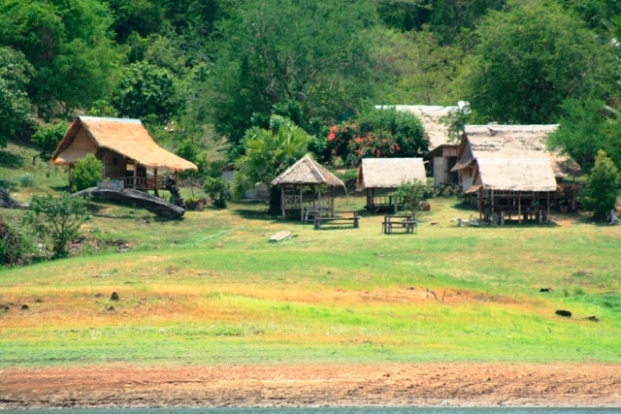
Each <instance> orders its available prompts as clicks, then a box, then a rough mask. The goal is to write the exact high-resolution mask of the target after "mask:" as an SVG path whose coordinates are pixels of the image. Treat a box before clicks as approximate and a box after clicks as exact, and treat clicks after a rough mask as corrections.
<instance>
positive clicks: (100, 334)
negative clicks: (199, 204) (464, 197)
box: [0, 171, 621, 366]
mask: <svg viewBox="0 0 621 414" xmlns="http://www.w3.org/2000/svg"><path fill="white" fill-rule="evenodd" d="M0 172H1V171H0ZM53 174H54V173H53ZM54 177H55V176H54V175H52V174H51V178H50V177H48V178H49V179H54ZM0 178H2V177H0ZM59 181H60V179H59ZM61 184H62V182H61V183H60V184H58V185H61ZM339 204H340V205H339V206H338V207H339V208H340V209H351V208H361V207H362V204H363V199H362V198H357V197H350V198H347V199H341V200H339ZM431 205H432V208H431V212H430V213H429V214H426V215H423V216H421V223H420V224H419V227H418V234H416V235H405V234H404V235H401V234H393V235H383V234H382V233H381V221H382V217H381V216H366V215H363V217H362V219H361V221H360V228H359V229H352V228H342V229H334V230H329V229H328V230H321V231H315V230H313V228H312V225H303V224H300V223H299V222H296V221H294V220H291V221H282V220H280V219H277V218H272V217H268V216H266V215H264V214H262V210H263V209H264V206H262V205H232V206H231V207H230V208H229V209H227V210H213V209H206V210H205V211H202V212H188V213H186V215H185V217H184V218H183V219H182V220H176V221H162V220H159V219H157V218H155V217H154V216H153V215H152V214H150V213H148V212H146V211H144V210H138V209H131V208H127V207H121V206H118V205H111V204H98V203H96V204H94V206H93V213H94V219H93V221H91V222H89V223H88V224H86V225H85V226H84V227H83V228H82V234H83V235H84V237H85V240H84V242H83V243H82V248H81V253H80V255H79V256H78V257H75V258H70V259H65V260H58V261H53V262H47V263H40V264H36V265H33V266H29V267H22V268H12V269H0V304H2V305H8V306H9V308H10V310H9V311H8V312H1V311H0V366H16V365H49V364H73V363H80V364H84V363H102V362H131V363H142V364H257V363H259V364H263V363H264V364H270V363H277V362H282V363H302V364H303V363H356V362H370V363H373V362H427V361H524V362H547V361H550V362H551V361H576V362H578V361H590V362H598V361H599V362H617V363H618V362H621V345H620V343H619V338H620V337H621V294H620V293H619V287H620V278H619V276H618V269H620V268H621V255H619V252H620V251H621V237H619V236H620V232H621V228H620V227H608V226H597V225H593V224H591V223H588V222H587V221H585V220H582V219H580V218H579V217H578V216H573V215H558V216H554V217H553V219H555V221H556V224H551V225H517V224H516V225H506V226H502V227H490V226H488V227H480V228H457V227H456V226H455V223H451V222H450V219H451V218H454V217H456V216H459V215H461V216H462V217H464V218H466V217H467V216H469V215H470V214H471V213H472V212H471V211H469V210H464V209H463V207H461V206H460V205H459V200H457V199H443V198H438V199H434V200H432V201H431ZM4 214H5V216H9V217H13V218H15V216H16V215H19V214H21V213H20V212H16V211H5V213H4ZM432 223H437V224H432ZM281 230H288V231H292V232H293V234H294V237H293V238H292V239H290V240H287V241H284V242H281V243H276V244H273V243H268V241H267V240H268V238H269V236H270V235H272V234H274V233H276V232H277V231H281ZM119 240H124V241H127V242H128V243H129V244H130V249H129V251H128V252H125V253H119V252H118V249H117V243H118V241H119ZM543 287H552V288H554V292H553V293H540V292H539V289H540V288H543ZM426 289H431V290H433V291H434V293H435V294H436V296H437V300H436V299H434V298H433V297H429V296H428V297H427V298H426V299H425V292H426ZM112 292H117V293H118V294H119V296H120V301H118V302H113V301H111V300H110V295H111V293H112ZM22 304H27V305H28V306H29V310H20V307H21V306H22ZM110 307H113V308H114V310H110ZM557 309H566V310H570V311H571V312H572V313H573V314H574V317H573V318H571V319H569V318H561V317H558V316H556V315H555V311H556V310H557ZM588 315H597V317H598V318H599V319H600V321H599V322H592V321H588V320H582V319H580V318H581V317H584V316H588Z"/></svg>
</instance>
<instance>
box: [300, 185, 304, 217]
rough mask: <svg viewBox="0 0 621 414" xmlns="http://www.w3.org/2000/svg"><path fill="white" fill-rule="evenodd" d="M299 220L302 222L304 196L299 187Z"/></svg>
mask: <svg viewBox="0 0 621 414" xmlns="http://www.w3.org/2000/svg"><path fill="white" fill-rule="evenodd" d="M300 220H304V195H303V193H302V187H300Z"/></svg>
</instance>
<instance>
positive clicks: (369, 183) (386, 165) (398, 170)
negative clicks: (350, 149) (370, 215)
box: [356, 158, 427, 211]
mask: <svg viewBox="0 0 621 414" xmlns="http://www.w3.org/2000/svg"><path fill="white" fill-rule="evenodd" d="M415 180H418V181H422V182H426V181H427V174H426V173H425V164H424V163H423V159H422V158H365V159H363V160H362V163H361V164H360V167H358V187H357V188H356V191H365V190H366V192H367V205H366V208H367V210H369V211H375V210H379V209H393V210H395V211H396V210H397V208H398V205H399V200H397V199H396V197H395V196H393V195H389V194H387V193H388V192H390V191H394V190H396V189H397V188H399V186H400V185H401V184H402V183H403V182H406V181H415Z"/></svg>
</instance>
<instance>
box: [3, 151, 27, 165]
mask: <svg viewBox="0 0 621 414" xmlns="http://www.w3.org/2000/svg"><path fill="white" fill-rule="evenodd" d="M0 164H2V165H3V166H4V167H7V168H13V169H17V168H21V167H22V166H23V165H24V157H22V156H20V155H16V154H13V153H11V152H9V151H6V150H0Z"/></svg>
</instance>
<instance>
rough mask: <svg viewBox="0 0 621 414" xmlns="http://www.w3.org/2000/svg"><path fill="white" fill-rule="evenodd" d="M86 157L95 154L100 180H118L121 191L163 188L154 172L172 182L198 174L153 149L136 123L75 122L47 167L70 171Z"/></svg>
mask: <svg viewBox="0 0 621 414" xmlns="http://www.w3.org/2000/svg"><path fill="white" fill-rule="evenodd" d="M87 154H95V156H96V157H97V158H98V159H99V160H101V161H102V163H103V168H104V171H103V176H104V178H110V179H114V180H119V181H120V182H121V183H123V186H124V187H125V188H138V189H142V190H149V189H153V190H157V189H158V188H164V185H163V182H162V181H161V180H158V169H165V170H169V171H172V172H174V174H175V178H176V179H177V177H178V173H179V172H180V171H185V170H194V171H197V170H198V168H197V167H196V165H194V164H193V163H191V162H190V161H187V160H184V159H183V158H181V157H179V156H177V155H175V154H173V153H171V152H169V151H166V150H165V149H163V148H162V147H160V146H159V145H157V143H156V142H155V141H154V140H153V138H151V136H150V135H149V133H148V132H147V130H146V129H145V127H144V126H143V125H142V123H141V122H140V120H138V119H121V118H98V117H90V116H80V117H78V118H76V119H75V120H74V121H73V123H72V124H71V125H70V126H69V130H68V131H67V133H66V134H65V137H64V138H63V139H62V141H61V142H60V143H59V144H58V147H57V148H56V151H55V152H54V154H53V155H52V159H51V163H52V164H56V165H68V166H69V167H70V168H71V167H72V166H73V165H74V164H75V163H76V161H79V160H81V159H82V158H84V157H85V156H86V155H87ZM148 168H150V169H151V171H149V172H148V171H147V169H148Z"/></svg>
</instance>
